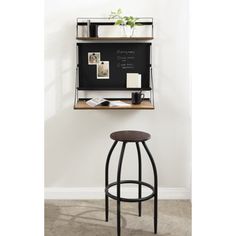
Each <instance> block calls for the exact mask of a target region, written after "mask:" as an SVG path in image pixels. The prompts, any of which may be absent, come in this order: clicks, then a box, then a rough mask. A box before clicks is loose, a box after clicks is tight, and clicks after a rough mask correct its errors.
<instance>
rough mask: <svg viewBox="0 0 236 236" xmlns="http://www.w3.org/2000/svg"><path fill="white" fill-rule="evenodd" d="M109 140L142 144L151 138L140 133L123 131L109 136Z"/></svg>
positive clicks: (146, 134)
mask: <svg viewBox="0 0 236 236" xmlns="http://www.w3.org/2000/svg"><path fill="white" fill-rule="evenodd" d="M110 137H111V139H113V140H116V141H121V142H143V141H147V140H148V139H150V138H151V135H150V134H149V133H146V132H142V131H134V130H123V131H117V132H114V133H112V134H111V135H110Z"/></svg>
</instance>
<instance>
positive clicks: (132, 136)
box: [105, 130, 158, 236]
mask: <svg viewBox="0 0 236 236" xmlns="http://www.w3.org/2000/svg"><path fill="white" fill-rule="evenodd" d="M110 137H111V139H113V140H114V143H113V145H112V147H111V149H110V151H109V153H108V156H107V160H106V166H105V216H106V221H108V212H109V197H110V198H112V199H114V200H116V201H117V236H120V234H121V224H120V202H138V213H139V216H141V211H142V205H141V204H142V201H146V200H149V199H151V198H153V197H154V233H155V234H156V233H157V214H158V211H157V204H158V178H157V169H156V165H155V162H154V160H153V157H152V155H151V152H150V151H149V149H148V147H147V145H146V143H145V142H146V141H147V140H149V139H150V138H151V135H150V134H148V133H145V132H141V131H133V130H125V131H118V132H114V133H112V134H111V135H110ZM118 142H122V148H121V153H120V158H119V163H118V170H117V181H116V182H112V183H109V162H110V159H111V155H112V152H113V150H114V148H115V147H116V145H117V143H118ZM129 142H131V143H135V144H136V148H137V154H138V180H121V168H122V162H123V157H124V152H125V146H126V144H127V143H129ZM140 142H141V143H142V144H143V146H144V149H145V151H146V152H147V154H148V157H149V159H150V161H151V165H152V169H153V174H154V186H152V185H150V184H148V183H146V182H143V181H142V159H141V151H140V146H139V143H140ZM121 184H137V185H138V198H123V197H121V196H120V186H121ZM112 186H116V188H117V195H116V196H115V195H113V194H111V193H110V192H109V188H111V187H112ZM142 186H146V187H148V188H149V189H151V190H152V193H151V194H150V195H148V196H146V197H142Z"/></svg>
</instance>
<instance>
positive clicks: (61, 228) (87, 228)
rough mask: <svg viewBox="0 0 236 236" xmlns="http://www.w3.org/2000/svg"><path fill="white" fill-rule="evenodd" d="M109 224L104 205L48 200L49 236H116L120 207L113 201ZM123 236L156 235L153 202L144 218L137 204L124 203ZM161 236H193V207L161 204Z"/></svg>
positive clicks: (145, 208)
mask: <svg viewBox="0 0 236 236" xmlns="http://www.w3.org/2000/svg"><path fill="white" fill-rule="evenodd" d="M110 204H111V209H110V210H111V211H110V216H109V222H105V221H104V201H100V200H96V201H78V200H47V201H46V202H45V236H96V235H97V236H115V235H116V205H115V201H112V200H111V201H110ZM121 212H122V219H121V221H122V233H121V235H122V236H134V235H135V236H141V235H142V236H151V235H154V234H153V202H152V201H151V200H149V201H147V202H144V203H143V212H142V217H138V216H137V203H122V211H121ZM158 235H159V236H190V235H191V203H190V202H189V201H180V200H179V201H172V200H168V201H164V200H162V201H159V222H158Z"/></svg>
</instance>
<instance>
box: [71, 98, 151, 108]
mask: <svg viewBox="0 0 236 236" xmlns="http://www.w3.org/2000/svg"><path fill="white" fill-rule="evenodd" d="M122 102H125V103H129V104H131V100H122ZM74 109H76V110H79V109H81V110H125V109H126V110H131V109H133V110H134V109H137V110H138V109H140V110H141V109H146V110H151V109H154V106H153V104H152V103H151V101H149V100H144V101H142V103H140V104H137V105H133V104H131V105H130V106H119V107H109V106H96V107H90V106H89V105H88V104H87V103H86V101H84V100H82V101H81V100H80V101H78V102H77V103H76V104H75V105H74Z"/></svg>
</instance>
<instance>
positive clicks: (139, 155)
mask: <svg viewBox="0 0 236 236" xmlns="http://www.w3.org/2000/svg"><path fill="white" fill-rule="evenodd" d="M136 147H137V152H138V181H139V182H141V181H142V159H141V152H140V147H139V143H138V142H137V143H136ZM141 197H142V185H141V183H139V186H138V198H141ZM141 214H142V203H141V202H139V203H138V215H139V216H141Z"/></svg>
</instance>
